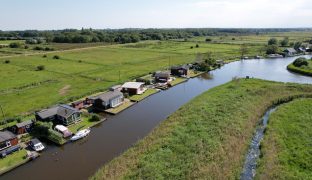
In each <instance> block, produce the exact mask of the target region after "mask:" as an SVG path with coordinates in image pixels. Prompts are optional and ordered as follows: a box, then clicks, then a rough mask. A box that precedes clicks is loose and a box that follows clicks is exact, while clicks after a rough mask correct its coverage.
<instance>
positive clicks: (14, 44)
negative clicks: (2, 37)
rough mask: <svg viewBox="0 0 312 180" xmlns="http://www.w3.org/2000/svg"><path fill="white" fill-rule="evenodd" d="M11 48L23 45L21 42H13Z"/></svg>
mask: <svg viewBox="0 0 312 180" xmlns="http://www.w3.org/2000/svg"><path fill="white" fill-rule="evenodd" d="M9 47H10V48H20V47H22V44H21V43H17V42H13V43H11V44H10V45H9Z"/></svg>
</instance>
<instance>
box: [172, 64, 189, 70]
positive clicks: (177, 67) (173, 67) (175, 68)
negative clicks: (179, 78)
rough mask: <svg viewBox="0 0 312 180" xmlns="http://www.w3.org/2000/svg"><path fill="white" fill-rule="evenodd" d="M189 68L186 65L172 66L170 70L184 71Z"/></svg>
mask: <svg viewBox="0 0 312 180" xmlns="http://www.w3.org/2000/svg"><path fill="white" fill-rule="evenodd" d="M189 68H190V67H189V66H188V65H181V66H172V67H171V69H173V70H178V69H185V70H188V69H189Z"/></svg>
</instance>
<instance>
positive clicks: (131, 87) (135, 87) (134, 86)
mask: <svg viewBox="0 0 312 180" xmlns="http://www.w3.org/2000/svg"><path fill="white" fill-rule="evenodd" d="M144 84H145V83H144V82H127V83H125V84H123V85H122V86H121V87H122V90H121V91H122V92H123V93H128V94H129V95H136V94H143V93H144V92H145V91H146V88H145V87H144Z"/></svg>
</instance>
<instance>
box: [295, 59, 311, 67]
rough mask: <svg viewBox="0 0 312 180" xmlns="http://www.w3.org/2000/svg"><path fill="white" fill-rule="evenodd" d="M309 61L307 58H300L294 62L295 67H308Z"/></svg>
mask: <svg viewBox="0 0 312 180" xmlns="http://www.w3.org/2000/svg"><path fill="white" fill-rule="evenodd" d="M308 64H309V63H308V61H307V59H306V58H298V59H296V60H295V61H294V62H293V65H294V66H296V67H301V66H308Z"/></svg>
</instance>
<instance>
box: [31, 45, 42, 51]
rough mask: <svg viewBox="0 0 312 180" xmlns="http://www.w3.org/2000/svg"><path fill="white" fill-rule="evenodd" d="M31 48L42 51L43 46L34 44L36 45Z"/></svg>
mask: <svg viewBox="0 0 312 180" xmlns="http://www.w3.org/2000/svg"><path fill="white" fill-rule="evenodd" d="M33 50H37V51H42V50H43V47H40V46H36V47H34V48H33Z"/></svg>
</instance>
